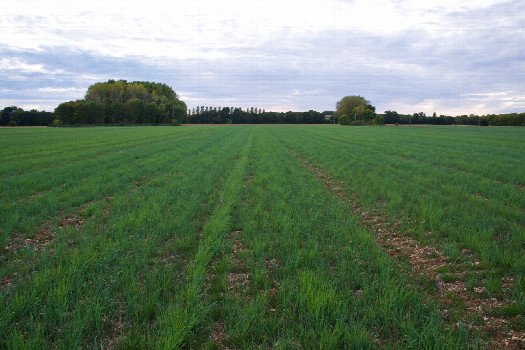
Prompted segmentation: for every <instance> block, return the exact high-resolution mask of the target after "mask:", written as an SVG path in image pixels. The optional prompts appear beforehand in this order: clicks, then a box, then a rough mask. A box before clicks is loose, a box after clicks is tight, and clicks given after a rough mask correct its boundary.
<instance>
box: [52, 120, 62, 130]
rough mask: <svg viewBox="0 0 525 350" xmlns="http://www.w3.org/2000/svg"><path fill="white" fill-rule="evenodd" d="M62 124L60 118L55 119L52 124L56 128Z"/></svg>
mask: <svg viewBox="0 0 525 350" xmlns="http://www.w3.org/2000/svg"><path fill="white" fill-rule="evenodd" d="M60 125H61V123H60V120H58V119H55V120H53V123H51V126H52V127H54V128H58V127H59V126H60Z"/></svg>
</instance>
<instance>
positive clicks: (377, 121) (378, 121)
mask: <svg viewBox="0 0 525 350" xmlns="http://www.w3.org/2000/svg"><path fill="white" fill-rule="evenodd" d="M374 124H376V125H385V118H384V117H383V116H381V115H378V116H376V117H375V118H374Z"/></svg>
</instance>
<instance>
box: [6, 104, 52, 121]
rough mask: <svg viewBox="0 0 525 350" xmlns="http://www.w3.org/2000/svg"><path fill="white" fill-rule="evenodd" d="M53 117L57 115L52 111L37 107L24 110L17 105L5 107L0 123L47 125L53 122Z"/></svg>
mask: <svg viewBox="0 0 525 350" xmlns="http://www.w3.org/2000/svg"><path fill="white" fill-rule="evenodd" d="M53 119H55V116H54V114H53V113H52V112H45V111H37V110H35V109H32V110H30V111H24V110H23V109H22V108H18V107H15V106H12V107H5V108H4V109H3V110H2V112H1V113H0V125H2V126H6V125H12V126H45V125H49V124H51V123H52V122H53Z"/></svg>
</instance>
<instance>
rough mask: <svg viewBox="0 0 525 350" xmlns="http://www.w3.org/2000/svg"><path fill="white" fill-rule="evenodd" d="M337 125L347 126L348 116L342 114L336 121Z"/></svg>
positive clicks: (348, 122)
mask: <svg viewBox="0 0 525 350" xmlns="http://www.w3.org/2000/svg"><path fill="white" fill-rule="evenodd" d="M337 121H338V123H339V124H340V125H349V124H350V121H349V120H348V116H347V115H346V114H343V115H342V116H340V117H339V118H338V119H337Z"/></svg>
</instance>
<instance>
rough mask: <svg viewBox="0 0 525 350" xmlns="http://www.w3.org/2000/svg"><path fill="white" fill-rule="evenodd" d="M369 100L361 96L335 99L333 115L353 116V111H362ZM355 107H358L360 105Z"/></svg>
mask: <svg viewBox="0 0 525 350" xmlns="http://www.w3.org/2000/svg"><path fill="white" fill-rule="evenodd" d="M368 105H369V102H368V101H367V100H366V99H365V98H364V97H362V96H345V97H343V98H342V99H341V100H339V101H337V104H336V112H335V116H336V117H337V118H339V117H340V116H342V115H343V114H346V115H347V116H350V117H353V116H354V113H355V112H361V113H362V112H364V110H365V109H366V108H367V106H368ZM360 106H361V108H359V109H357V108H358V107H360Z"/></svg>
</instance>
